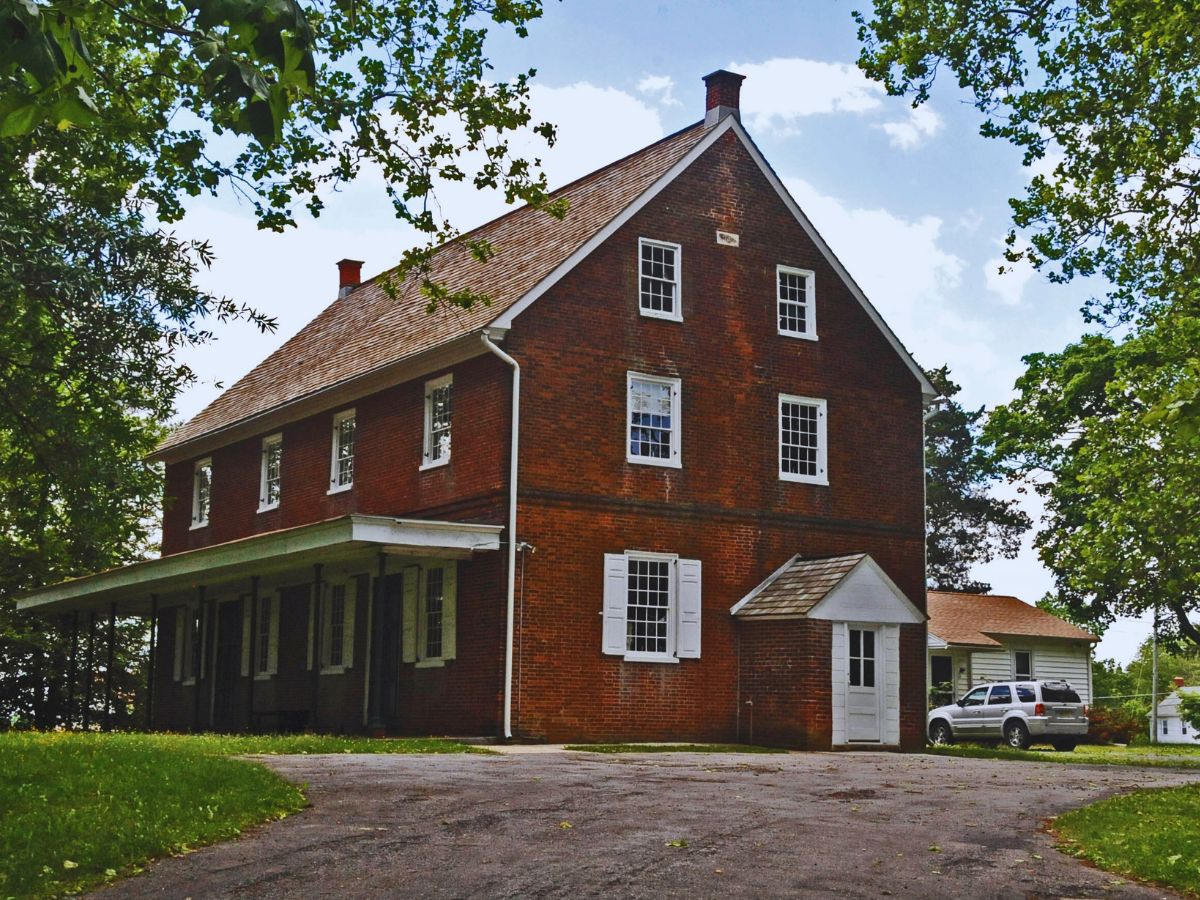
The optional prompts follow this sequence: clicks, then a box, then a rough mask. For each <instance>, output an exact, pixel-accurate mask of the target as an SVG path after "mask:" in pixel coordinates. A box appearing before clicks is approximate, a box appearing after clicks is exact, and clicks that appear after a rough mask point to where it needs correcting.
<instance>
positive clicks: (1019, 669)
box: [1013, 650, 1033, 681]
mask: <svg viewBox="0 0 1200 900" xmlns="http://www.w3.org/2000/svg"><path fill="white" fill-rule="evenodd" d="M1013 672H1014V675H1013V677H1014V678H1016V679H1017V680H1018V681H1033V654H1032V653H1030V652H1029V651H1028V650H1015V651H1013Z"/></svg>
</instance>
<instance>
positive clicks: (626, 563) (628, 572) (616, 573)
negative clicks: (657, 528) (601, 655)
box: [603, 551, 700, 662]
mask: <svg viewBox="0 0 1200 900" xmlns="http://www.w3.org/2000/svg"><path fill="white" fill-rule="evenodd" d="M604 564H605V580H604V610H603V612H604V625H603V650H604V652H605V653H608V654H611V655H614V656H622V657H624V658H625V659H627V660H631V661H643V662H674V661H675V660H677V659H679V658H693V657H699V655H700V561H699V560H695V559H679V558H678V557H676V556H673V555H671V554H665V553H644V552H639V551H628V552H626V553H619V554H611V553H610V554H605V557H604Z"/></svg>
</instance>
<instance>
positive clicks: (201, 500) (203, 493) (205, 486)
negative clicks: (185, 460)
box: [192, 463, 212, 522]
mask: <svg viewBox="0 0 1200 900" xmlns="http://www.w3.org/2000/svg"><path fill="white" fill-rule="evenodd" d="M195 483H196V486H195V493H194V495H193V496H194V503H193V507H194V508H193V510H192V513H193V516H192V517H193V518H194V519H195V521H197V522H207V521H208V513H209V507H210V505H211V502H212V463H205V464H204V465H202V466H197V467H196V474H195Z"/></svg>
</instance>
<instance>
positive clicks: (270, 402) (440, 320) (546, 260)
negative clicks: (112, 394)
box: [157, 123, 709, 454]
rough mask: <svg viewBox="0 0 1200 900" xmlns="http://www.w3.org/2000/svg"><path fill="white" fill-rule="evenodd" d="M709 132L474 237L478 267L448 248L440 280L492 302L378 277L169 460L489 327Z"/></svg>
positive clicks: (233, 391)
mask: <svg viewBox="0 0 1200 900" xmlns="http://www.w3.org/2000/svg"><path fill="white" fill-rule="evenodd" d="M708 132H709V129H707V128H705V127H704V125H703V124H702V123H697V124H695V125H692V126H690V127H689V128H685V129H684V130H682V131H679V132H676V133H675V134H673V135H670V136H668V137H666V138H663V139H662V140H660V141H658V142H656V143H654V144H651V145H650V146H648V147H645V148H643V149H642V150H639V151H637V152H636V153H634V154H632V155H630V156H627V157H625V158H624V159H620V160H617V161H616V162H614V163H612V164H610V165H608V166H605V167H604V168H602V169H598V170H596V171H595V172H592V173H591V174H589V175H586V176H585V177H583V178H580V179H579V180H577V181H574V182H571V183H570V184H568V185H566V186H564V187H562V188H560V189H559V190H557V191H555V192H554V194H553V195H552V196H553V197H554V198H555V199H559V198H562V199H565V200H567V202H568V204H569V210H568V212H567V215H566V217H565V218H563V219H555V218H553V217H552V216H550V215H548V214H546V213H543V212H541V211H540V210H536V209H533V208H530V207H528V206H525V207H521V208H519V209H516V210H513V211H512V212H510V213H507V214H506V215H503V216H501V217H500V218H498V219H494V220H493V221H491V222H489V223H487V224H486V225H483V226H481V227H479V228H477V229H475V230H474V231H472V232H470V233H469V234H468V235H464V238H471V239H475V240H487V241H489V242H490V243H491V244H492V245H493V246H494V248H495V250H496V255H495V256H494V257H493V258H492V259H490V260H489V261H488V262H486V263H485V262H481V261H479V260H478V259H476V258H475V257H474V256H472V255H471V253H470V252H469V251H468V249H467V248H466V246H465V244H464V242H463V239H462V238H460V239H458V240H455V241H451V242H449V243H447V244H445V245H444V246H443V247H441V248H440V249H439V250H438V252H437V253H436V254H435V256H434V258H433V262H432V273H431V275H432V278H433V279H434V280H435V281H437V282H439V283H442V284H445V285H446V286H447V287H449V288H451V289H470V290H473V291H477V292H480V293H483V294H485V295H487V296H488V297H489V298H490V300H491V303H490V304H476V305H475V306H474V307H473V308H472V309H469V310H464V309H461V308H459V307H449V306H448V305H447V304H441V305H439V307H438V308H437V310H436V311H434V312H433V313H432V314H430V313H428V312H427V311H426V304H427V299H426V298H425V297H424V296H422V295H421V293H420V279H418V278H414V277H409V278H408V279H406V281H405V283H404V284H403V285H402V286H401V287H400V291H399V295H398V296H397V297H395V298H394V299H393V298H392V297H389V296H388V294H387V293H386V292H385V291H384V289H383V286H382V282H383V280H384V279H383V276H379V277H376V278H374V279H372V280H370V281H367V282H364V283H363V284H362V285H360V286H359V287H357V288H356V289H354V290H353V291H351V292H350V293H349V294H347V295H346V296H345V297H342V298H340V299H338V300H335V301H334V302H333V303H331V304H330V305H329V306H328V307H326V308H325V310H324V311H322V312H321V313H320V314H319V315H318V316H317V317H316V318H315V319H313V320H312V321H311V322H309V323H308V324H307V325H305V326H304V328H302V329H301V330H300V331H299V332H298V333H297V334H296V335H295V336H294V337H292V338H291V339H290V340H288V341H287V342H286V343H285V344H283V346H281V347H280V348H279V349H278V350H276V351H275V352H274V353H272V354H271V355H270V356H268V357H267V358H266V359H265V360H264V361H263V362H261V363H259V365H257V366H256V367H255V368H254V369H253V370H252V371H251V372H250V373H249V374H248V375H246V376H245V377H244V378H242V379H241V380H239V381H238V382H237V383H235V384H234V385H233V386H232V387H230V388H229V389H228V390H227V391H225V392H224V393H223V394H221V395H220V396H219V397H218V398H217V399H216V400H214V401H213V402H212V403H210V404H209V405H208V406H207V407H205V409H204V410H202V411H201V412H200V413H199V414H198V415H196V416H195V417H194V418H193V419H191V420H190V421H188V422H187V423H186V424H184V425H182V426H180V427H179V428H177V429H175V430H174V431H173V432H172V433H171V434H170V435H168V436H167V438H166V439H165V440H164V441H163V443H162V444H161V445H160V446H159V448H158V451H157V453H159V454H161V453H163V452H165V451H168V450H170V449H172V448H175V447H179V446H180V445H182V444H185V443H187V442H189V441H192V440H195V439H197V438H200V437H203V436H204V435H207V434H210V433H212V432H215V431H219V430H221V429H224V428H226V427H229V426H232V425H235V424H236V423H239V422H242V421H244V420H246V419H250V418H253V417H255V416H257V415H260V414H262V413H265V412H268V411H270V410H271V409H273V408H275V407H277V406H279V405H281V404H284V403H288V402H290V401H294V400H298V399H300V398H303V397H307V396H310V395H312V394H316V393H318V392H320V391H322V390H323V389H325V388H328V387H330V386H332V385H335V384H340V383H343V382H346V381H349V380H351V379H354V378H356V377H358V376H362V375H366V374H367V373H370V372H373V371H375V370H377V369H380V368H381V367H384V366H387V365H389V364H391V363H396V362H399V361H400V360H403V359H406V358H409V357H412V356H416V355H417V354H420V353H423V352H425V351H428V350H431V349H433V348H435V347H438V346H440V345H442V344H446V343H448V342H450V341H452V340H454V339H455V338H457V337H460V336H462V335H465V334H468V333H470V332H471V331H474V330H476V329H479V328H483V327H484V326H486V325H487V324H488V323H489V322H491V321H493V320H494V319H495V318H496V317H497V316H499V315H500V314H501V313H503V312H504V311H505V310H506V309H508V308H509V307H511V306H512V305H513V304H515V303H516V302H517V301H518V300H520V299H521V298H522V297H523V296H524V295H525V294H526V293H527V292H529V291H530V290H531V289H532V288H534V287H535V286H536V285H537V284H538V283H539V282H540V281H542V279H544V278H545V277H546V276H548V275H549V274H550V273H551V272H553V271H554V270H555V269H556V268H557V267H558V266H559V265H560V264H562V263H563V262H565V261H566V260H567V259H568V258H569V257H570V256H571V254H572V253H574V252H575V251H576V250H578V249H579V248H580V247H581V246H582V245H583V244H585V243H586V242H587V241H588V240H589V239H590V238H591V237H593V236H594V235H595V234H596V233H597V232H599V231H600V230H601V229H603V228H604V226H605V225H607V224H608V223H609V222H610V221H611V220H613V219H614V218H616V217H617V216H618V215H619V214H620V213H621V212H622V210H624V209H625V208H626V207H627V206H629V205H630V204H631V203H633V202H634V201H635V200H637V198H638V197H639V196H640V195H641V194H642V193H643V192H645V191H646V190H647V189H648V188H650V187H651V186H652V185H653V184H654V183H655V182H656V181H657V180H658V179H659V178H661V177H662V176H663V175H665V174H666V173H667V172H668V171H670V169H671V167H672V166H674V165H675V164H676V163H677V162H679V160H681V159H682V158H683V157H684V156H685V155H687V153H688V151H690V150H691V149H693V148H694V147H695V146H696V145H697V144H698V143H699V142H700V141H701V140H702V139H703V138H704V136H705V135H706V134H707V133H708Z"/></svg>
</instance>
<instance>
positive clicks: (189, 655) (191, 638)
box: [174, 603, 205, 684]
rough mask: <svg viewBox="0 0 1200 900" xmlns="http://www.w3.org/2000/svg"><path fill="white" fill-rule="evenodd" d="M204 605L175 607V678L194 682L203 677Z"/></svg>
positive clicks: (189, 604) (184, 682) (194, 604)
mask: <svg viewBox="0 0 1200 900" xmlns="http://www.w3.org/2000/svg"><path fill="white" fill-rule="evenodd" d="M204 643H205V641H204V607H203V606H201V605H200V604H199V603H188V604H185V605H183V606H177V607H175V660H174V662H175V673H174V674H175V680H176V681H178V682H181V683H183V684H195V683H196V679H197V678H203V677H204V649H205V648H204Z"/></svg>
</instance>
